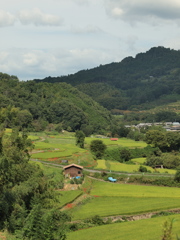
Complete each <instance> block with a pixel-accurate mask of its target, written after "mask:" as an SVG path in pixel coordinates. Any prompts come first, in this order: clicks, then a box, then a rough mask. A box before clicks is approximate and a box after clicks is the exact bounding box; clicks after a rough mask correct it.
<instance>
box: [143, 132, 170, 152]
mask: <svg viewBox="0 0 180 240" xmlns="http://www.w3.org/2000/svg"><path fill="white" fill-rule="evenodd" d="M145 142H146V143H147V144H152V146H153V147H159V148H160V149H161V150H162V151H163V150H166V149H167V148H168V141H167V136H166V133H164V132H163V131H159V130H149V131H148V132H147V133H146V137H145Z"/></svg>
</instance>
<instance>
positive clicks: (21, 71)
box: [0, 48, 111, 80]
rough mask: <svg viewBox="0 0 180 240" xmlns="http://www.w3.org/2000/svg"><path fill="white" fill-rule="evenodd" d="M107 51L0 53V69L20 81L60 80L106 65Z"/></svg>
mask: <svg viewBox="0 0 180 240" xmlns="http://www.w3.org/2000/svg"><path fill="white" fill-rule="evenodd" d="M110 58H111V57H110V55H109V52H108V51H103V50H102V49H101V50H95V49H77V48H74V49H71V50H63V49H51V50H48V51H47V50H46V51H45V50H33V49H32V50H30V49H17V48H15V49H9V50H7V51H0V69H1V72H6V73H8V74H10V75H16V76H18V77H19V79H20V80H27V79H28V80H32V79H34V78H44V77H47V76H61V75H68V74H71V73H75V72H77V71H79V70H82V69H87V68H92V67H96V66H98V65H99V64H103V63H108V62H109V61H110Z"/></svg>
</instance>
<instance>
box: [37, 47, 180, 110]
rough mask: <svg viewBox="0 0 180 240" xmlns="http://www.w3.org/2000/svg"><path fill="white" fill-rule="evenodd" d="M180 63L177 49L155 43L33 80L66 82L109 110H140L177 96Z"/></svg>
mask: <svg viewBox="0 0 180 240" xmlns="http://www.w3.org/2000/svg"><path fill="white" fill-rule="evenodd" d="M179 66H180V51H176V50H172V49H169V48H164V47H154V48H151V49H150V50H149V51H147V52H146V53H139V54H137V56H136V57H135V58H133V57H127V58H125V59H124V60H122V61H121V62H119V63H111V64H107V65H101V66H99V67H96V68H94V69H90V70H82V71H79V72H77V73H76V74H71V75H68V76H61V77H56V78H51V77H47V78H45V79H43V80H37V79H36V80H35V81H36V82H39V81H40V82H41V81H43V82H51V83H56V82H66V83H69V84H71V85H73V86H76V87H77V88H78V89H79V90H81V91H82V92H84V93H86V94H88V95H89V96H91V97H92V98H93V99H94V100H96V101H97V102H98V103H100V104H102V105H103V106H104V107H105V108H107V109H109V110H112V109H117V110H118V109H124V110H126V109H129V110H133V109H138V110H141V109H150V108H153V107H155V106H158V105H163V104H168V103H170V102H175V101H177V100H180V96H179V93H180V84H179V82H180V81H179V80H180V68H179ZM117 112H118V111H117Z"/></svg>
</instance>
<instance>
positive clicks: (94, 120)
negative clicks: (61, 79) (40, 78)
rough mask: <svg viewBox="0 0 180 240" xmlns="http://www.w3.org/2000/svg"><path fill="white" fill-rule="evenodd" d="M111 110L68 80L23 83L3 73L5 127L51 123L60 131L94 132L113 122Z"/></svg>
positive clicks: (0, 113)
mask: <svg viewBox="0 0 180 240" xmlns="http://www.w3.org/2000/svg"><path fill="white" fill-rule="evenodd" d="M111 121H112V117H111V115H110V113H109V112H108V110H106V109H105V108H103V107H102V106H100V105H99V104H98V103H97V102H95V101H93V100H92V99H91V98H90V97H89V96H88V95H86V94H84V93H82V92H80V91H79V90H78V89H76V88H74V87H72V86H71V85H69V84H67V83H55V84H51V83H44V82H40V83H36V82H34V81H27V82H21V81H19V80H18V78H17V77H15V76H9V75H8V74H3V73H1V74H0V123H4V124H5V127H14V126H19V127H20V128H21V129H24V128H28V130H35V131H41V130H44V129H45V128H46V127H47V125H48V124H55V125H56V127H57V130H62V129H66V130H68V131H75V130H79V129H81V130H83V131H84V132H86V133H87V134H88V133H92V132H99V131H101V130H105V129H106V128H107V126H108V125H109V124H111Z"/></svg>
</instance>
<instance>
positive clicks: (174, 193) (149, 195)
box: [72, 180, 180, 220]
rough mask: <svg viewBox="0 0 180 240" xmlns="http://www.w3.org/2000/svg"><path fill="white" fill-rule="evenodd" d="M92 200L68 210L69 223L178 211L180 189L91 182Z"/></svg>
mask: <svg viewBox="0 0 180 240" xmlns="http://www.w3.org/2000/svg"><path fill="white" fill-rule="evenodd" d="M90 195H91V196H92V198H91V199H90V200H89V201H88V202H87V203H86V204H83V205H80V206H77V207H75V208H74V209H73V210H72V218H73V220H78V219H86V218H90V217H92V216H94V215H99V216H102V217H103V216H113V215H131V214H138V213H145V212H153V211H162V210H167V209H174V208H179V207H180V189H179V188H172V187H158V186H143V185H130V184H115V183H109V182H101V181H96V180H94V181H92V187H91V191H90Z"/></svg>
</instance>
